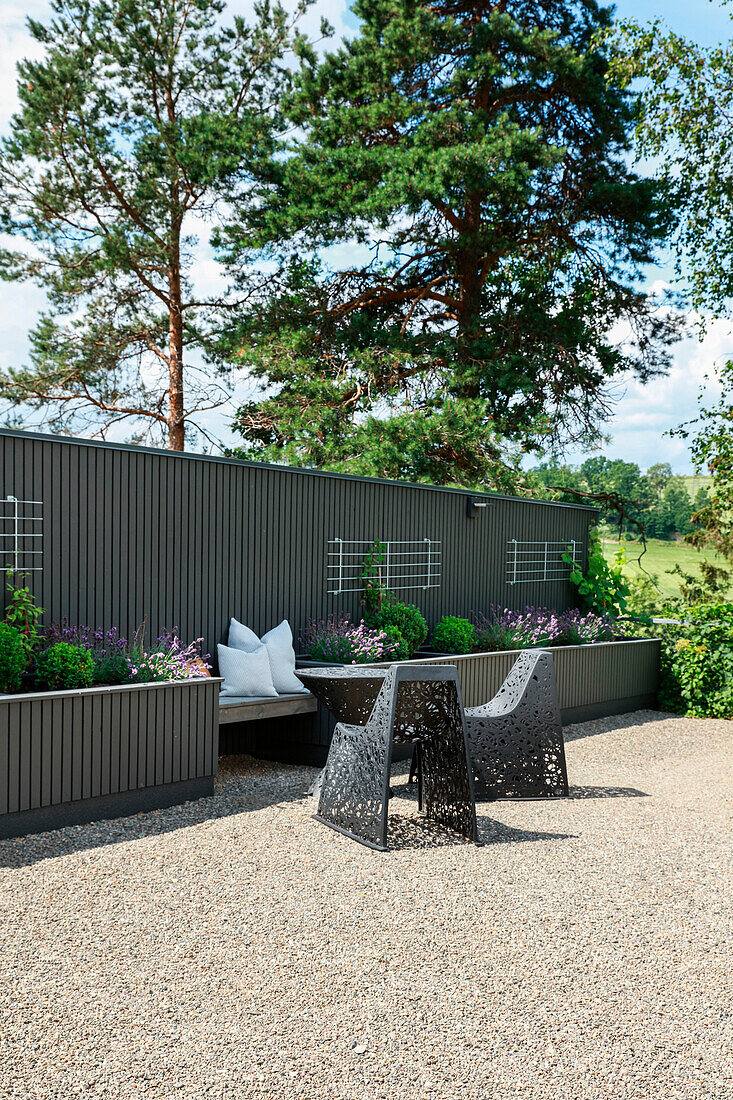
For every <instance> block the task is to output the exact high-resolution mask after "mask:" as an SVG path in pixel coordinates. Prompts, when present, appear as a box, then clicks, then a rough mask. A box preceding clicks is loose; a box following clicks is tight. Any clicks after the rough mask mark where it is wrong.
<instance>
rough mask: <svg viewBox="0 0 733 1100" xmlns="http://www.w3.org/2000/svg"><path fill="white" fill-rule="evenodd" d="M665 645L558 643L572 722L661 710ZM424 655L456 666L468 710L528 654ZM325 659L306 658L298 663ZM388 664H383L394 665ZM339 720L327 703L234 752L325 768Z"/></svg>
mask: <svg viewBox="0 0 733 1100" xmlns="http://www.w3.org/2000/svg"><path fill="white" fill-rule="evenodd" d="M659 646H660V643H659V641H658V640H657V639H651V640H648V639H633V640H631V641H619V642H598V643H597V644H595V645H580V646H554V647H552V646H550V647H548V648H549V649H550V652H551V653H552V654H553V657H554V664H555V675H556V677H557V688H558V695H559V699H560V709H561V713H562V720H563V724H564V725H569V724H570V723H573V722H584V721H588V720H590V719H592V718H604V717H607V716H609V715H612V714H627V713H629V712H631V711H634V710H643V709H648V708H650V707H655V706H656V703H657V692H658V690H659ZM521 652H522V651H521V650H512V651H510V652H504V653H466V654H443V655H441V656H439V657H428V656H427V654H418V655H417V656H416V657H414V658H413V659H412V660H411V661H409V662H407V663H409V664H428V665H429V664H434V663H438V664H448V665H455V666H456V668H457V669H458V675H459V678H460V681H461V691H462V694H463V699H464V703H465V705H466V706H467V707H475V706H480V705H481V703H486V702H488V700H489V699H491V698H492V697H493V696H494V695H495V694H496V692H497V691H498V690H499V688H500V687H501V684H502V682H503V680H504V679H505V677H506V676H507V674H508V672H509V670H510V669H511V667H512V665H513V664H514V662H515V661H516V659H517V657H518V656H519V654H520V653H521ZM323 663H324V662H320V661H312V660H310V659H309V658H307V657H303V658H299V659H298V665H300V666H301V667H305V666H308V665H311V666H314V665H316V666H317V665H321V664H323ZM387 663H388V662H384V663H383V664H380V666H379V667H386V665H387ZM333 725H334V723H333V719H332V718H331V717H330V716H329V715H328V713H327V712H326V711H325V710H324V708H323V707H321V706H319V708H318V714H317V715H316V716H315V721H312V722H308V723H306V722H300V723H297V724H296V723H295V722H291V721H290V720H287V719H284V720H283V724H282V726H281V727H280V728H278V729H277V730H275V729H273V728H272V727H270V728H269V729H267V730H265V729H262V730H259V731H258V730H255V729H254V728H253V729H251V730H248V731H247V735H246V738H243V737H242V735H241V734H240V735H239V739H238V741H237V742H236V743H235V739H234V737H232V738H231V740H230V741H229V742H228V748H227V751H230V752H242V751H246V752H252V753H254V754H255V755H258V756H265V757H267V758H269V759H274V760H288V761H297V762H304V763H308V764H318V765H321V764H323V763H324V762H325V760H326V756H327V754H328V746H329V743H330V740H331V734H332V732H333Z"/></svg>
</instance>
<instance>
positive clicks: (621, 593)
mask: <svg viewBox="0 0 733 1100" xmlns="http://www.w3.org/2000/svg"><path fill="white" fill-rule="evenodd" d="M615 559H616V560H615V562H614V564H613V565H609V563H608V562H607V561H606V559H605V557H604V555H603V549H602V547H601V542H600V539H599V537H598V532H597V530H596V531H593V532H592V533H591V537H590V542H589V548H588V568H587V569H586V571H585V573H584V572H583V571H582V570H581V569H580V567H579V566H578V565H577V564H575V565H574V564H573V559H572V556H571V554H570V552H568V553H566V554H564V555H563V560H564V561H565V562H566V563H567V564H568V565H569V566H570V567H571V572H570V581H571V583H572V584H574V585H575V587H576V588H577V590H578V594H579V595H580V597H581V599H582V602H583V607H584V608H585V609H586V610H588V611H596V612H598V613H599V614H611V615H615V614H620V613H623V612H624V611H625V610H626V601H627V599H628V595H629V584H628V581H627V579H626V577H625V576H624V571H623V566H624V564H625V562H626V556H625V554H624V552H623V550H620V551H619V552H618V553H617V554H616V556H615Z"/></svg>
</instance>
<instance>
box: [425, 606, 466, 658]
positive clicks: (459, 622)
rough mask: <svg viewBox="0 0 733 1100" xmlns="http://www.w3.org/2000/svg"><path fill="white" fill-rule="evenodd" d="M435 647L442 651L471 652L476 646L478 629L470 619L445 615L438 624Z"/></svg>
mask: <svg viewBox="0 0 733 1100" xmlns="http://www.w3.org/2000/svg"><path fill="white" fill-rule="evenodd" d="M431 640H432V644H433V648H434V649H437V650H438V651H439V652H441V653H471V652H472V650H474V649H475V648H476V631H475V630H474V627H473V625H472V624H471V623H470V622H469V621H468V619H461V618H459V617H458V616H457V615H445V616H444V617H443V618H442V619H441V620H440V622H439V623H437V624H436V626H435V629H434V630H433V636H432V639H431Z"/></svg>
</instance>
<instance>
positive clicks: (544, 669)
mask: <svg viewBox="0 0 733 1100" xmlns="http://www.w3.org/2000/svg"><path fill="white" fill-rule="evenodd" d="M466 727H467V730H468V743H469V747H470V750H471V763H472V766H473V778H474V782H475V785H476V794H477V797H478V798H481V799H486V800H488V801H491V800H492V799H496V798H561V797H563V796H566V795H567V794H568V773H567V768H566V765H565V744H564V742H563V736H562V721H561V719H560V706H559V703H558V698H557V686H556V684H555V670H554V665H553V661H552V654H551V653H547V652H545V651H543V650H527V651H526V652H525V653H522V654H521V655H520V656H519V657H518V658H517V661H516V663H515V664H514V667H513V668H512V670H511V672H510V673H509V675H508V676H507V678H506V680H505V681H504V683H503V684H502V685H501V687H500V688H499V691H498V692H497V693H496V695H495V696H494V698H493V699H492V700H491V702H490V703H485V704H484V705H483V706H481V707H469V708H468V709H467V710H466Z"/></svg>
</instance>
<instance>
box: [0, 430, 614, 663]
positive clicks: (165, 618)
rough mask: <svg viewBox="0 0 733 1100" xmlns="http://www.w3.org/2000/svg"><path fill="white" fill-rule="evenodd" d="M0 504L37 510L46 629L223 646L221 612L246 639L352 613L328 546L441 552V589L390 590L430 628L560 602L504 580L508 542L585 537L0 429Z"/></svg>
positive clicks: (543, 590)
mask: <svg viewBox="0 0 733 1100" xmlns="http://www.w3.org/2000/svg"><path fill="white" fill-rule="evenodd" d="M0 455H1V458H2V461H1V463H0V497H7V496H9V495H13V496H16V497H19V498H23V499H32V500H40V501H42V502H43V505H42V512H43V533H44V538H43V550H44V553H43V559H42V561H43V570H42V572H41V573H38V574H35V575H34V576H31V578H30V585H31V587H32V588H33V589H34V591H35V592H36V595H37V597H38V599H39V601H40V603H41V604H42V605H43V606H44V607H45V608H46V616H45V618H46V621H49V620H51V619H58V618H61V617H62V616H66V617H68V618H69V619H70V620H71V621H72V622H84V623H88V624H91V625H94V626H104V627H109V626H118V627H119V628H120V630H122V632H123V633H126V634H130V633H132V631H134V629H135V628H136V627H137V626H138V625H139V624H140V622H141V621H142V620H143V618H146V619H147V622H148V626H149V631H150V633H151V634H157V633H158V632H159V631H160V630H161V629H163V628H164V627H166V626H171V625H177V626H178V627H179V628H180V630H181V632H182V634H183V635H184V636H186V637H191V636H196V635H203V637H204V638H205V641H206V644H207V646H208V647H209V648H210V649H211V648H213V647H214V646H215V644H216V642H217V641H221V640H223V639H225V636H226V627H227V623H228V619H229V616H230V615H236V616H237V617H238V618H240V619H242V620H243V621H244V622H246V623H248V624H249V625H250V626H252V628H253V629H254V630H256V631H258V632H263V631H265V630H267V629H268V628H269V627H271V626H273V625H275V624H276V623H277V622H279V621H280V620H281V619H282V618H288V619H289V620H290V622H291V623H292V625H293V628H294V630H295V632H296V634H297V633H298V632H299V631H301V630H302V629H303V627H304V625H305V622H306V620H307V619H308V618H309V617H311V616H314V617H320V616H323V615H327V614H328V613H329V612H331V611H347V612H349V613H350V614H352V615H355V616H358V615H359V596H358V594H357V593H350V594H343V595H340V596H329V595H327V560H328V559H327V553H328V542H329V540H330V539H333V538H336V537H338V538H342V539H348V540H374V539H393V540H406V539H423V538H430V539H433V540H434V541H439V542H440V543H441V544H442V566H441V573H442V575H441V581H440V587H437V588H433V589H429V590H427V591H423V590H422V589H421V588H420V587H417V588H415V589H413V590H409V591H406V592H403V593H401V595H402V597H403V598H404V599H406V600H407V601H410V602H414V603H417V604H418V605H419V606H420V607H421V608H422V610H423V611H424V613H425V615H426V617H427V619H428V621H429V622H431V623H433V622H435V620H436V619H438V618H440V616H441V615H444V614H456V615H468V614H469V613H470V612H471V611H473V610H476V611H480V610H485V609H486V608H487V607H488V605H489V604H491V603H499V604H502V605H504V606H508V607H522V606H525V605H526V604H541V605H547V606H551V607H557V608H564V607H567V606H569V605H572V603H573V598H574V593H573V589H572V587H571V586H570V584H569V583H568V582H567V580H566V579H554V580H552V581H548V582H546V583H544V582H538V583H530V584H522V585H517V586H516V587H513V586H512V585H510V584H508V583H507V581H506V557H507V543H508V541H509V540H510V539H512V538H517V539H520V540H545V539H547V540H550V541H555V542H557V541H567V542H568V543H569V542H570V541H571V540H572V539H575V540H576V541H577V542H579V543H582V546H583V551H584V552H585V550H586V547H587V540H588V526H589V523H590V522H591V520H592V519H593V517H594V515H595V513H594V510H593V509H588V508H582V507H579V506H578V507H576V506H569V505H554V504H548V503H541V502H533V501H526V500H517V499H513V498H507V497H493V496H484V497H481V496H480V495H477V499H482V500H485V501H486V502H487V507H486V508H483V509H481V510H480V511H478V512H477V515H476V518H474V519H468V518H467V516H466V500H467V496H470V495H471V494H466V493H464V492H462V491H460V490H450V489H435V488H432V487H429V486H412V485H406V484H401V483H395V482H383V481H378V480H369V479H360V478H350V477H347V476H344V475H332V474H324V473H320V472H316V471H306V470H297V469H289V468H283V467H268V466H262V465H259V464H257V463H243V462H236V461H232V460H227V459H211V458H207V457H205V456H196V455H177V454H171V453H170V452H166V451H151V450H145V449H141V448H127V447H118V446H113V445H101V444H96V443H92V442H86V441H77V440H66V439H51V438H48V437H43V436H35V435H30V434H28V433H19V432H11V431H7V430H6V431H3V432H0Z"/></svg>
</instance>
